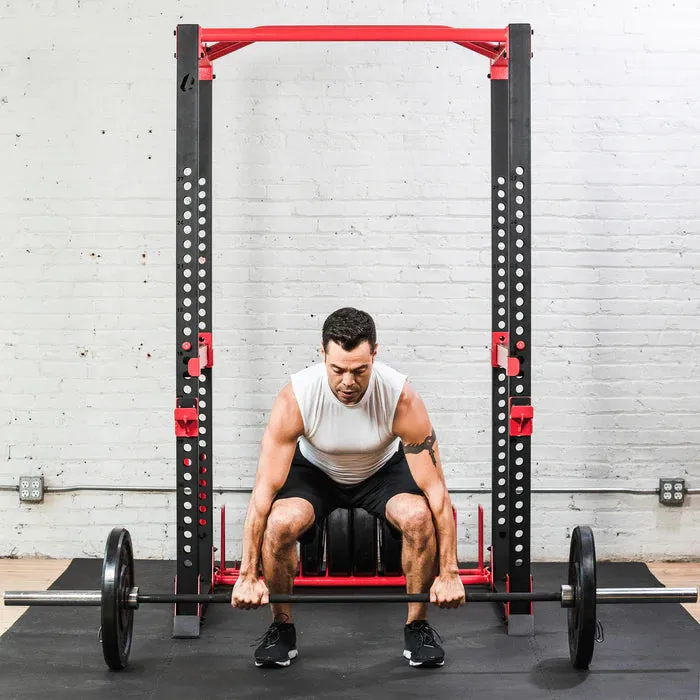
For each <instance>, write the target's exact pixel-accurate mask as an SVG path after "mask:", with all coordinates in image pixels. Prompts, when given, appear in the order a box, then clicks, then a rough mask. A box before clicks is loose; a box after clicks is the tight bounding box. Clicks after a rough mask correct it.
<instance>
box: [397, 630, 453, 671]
mask: <svg viewBox="0 0 700 700" xmlns="http://www.w3.org/2000/svg"><path fill="white" fill-rule="evenodd" d="M403 634H404V639H405V640H406V645H405V646H406V648H405V649H404V650H403V655H404V656H405V657H406V658H407V659H408V663H409V664H411V666H422V667H423V668H434V667H436V666H442V665H443V664H444V663H445V650H444V649H443V648H442V647H441V646H440V645H439V644H438V642H437V640H436V639H435V637H437V638H438V639H440V635H439V634H438V633H437V631H436V630H434V629H433V628H432V627H431V626H430V625H429V624H428V621H427V620H414V621H413V622H411V623H410V624H408V625H406V626H405V627H404V628H403ZM440 641H442V639H440Z"/></svg>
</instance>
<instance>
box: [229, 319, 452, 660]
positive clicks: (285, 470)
mask: <svg viewBox="0 0 700 700" xmlns="http://www.w3.org/2000/svg"><path fill="white" fill-rule="evenodd" d="M377 348H378V346H377V336H376V329H375V325H374V321H373V320H372V318H371V316H369V314H367V313H365V312H363V311H359V310H357V309H353V308H343V309H339V310H338V311H335V312H334V313H332V314H331V315H330V316H329V317H328V318H327V319H326V321H325V323H324V324H323V332H322V348H321V355H322V357H323V363H318V364H315V365H312V366H311V367H309V368H307V369H304V370H302V371H301V372H298V373H296V374H294V375H292V377H291V382H290V383H289V384H287V385H286V386H285V387H284V388H283V389H282V390H281V391H280V393H279V394H278V396H277V398H276V400H275V402H274V405H273V407H272V412H271V414H270V419H269V421H268V424H267V427H266V428H265V432H264V435H263V439H262V445H261V450H260V458H259V462H258V470H257V474H256V478H255V486H254V488H253V492H252V495H251V498H250V502H249V504H248V512H247V516H246V521H245V526H244V529H243V554H242V560H241V567H240V574H239V577H238V580H237V581H236V584H235V586H234V588H233V591H232V594H231V605H232V606H233V607H237V608H245V609H254V608H258V607H260V606H261V605H267V604H268V602H269V594H270V593H273V594H289V593H291V592H292V587H293V584H294V576H295V574H296V570H297V553H296V543H297V540H298V539H299V538H301V537H302V536H303V535H304V533H305V532H307V531H309V530H310V528H312V527H313V526H314V523H315V522H316V521H317V520H321V519H322V518H324V517H326V516H327V515H328V514H329V513H330V512H331V511H333V510H334V509H336V508H339V507H342V508H364V509H365V510H366V511H368V512H369V513H371V514H372V515H375V516H376V517H378V518H381V519H386V520H387V521H388V522H389V523H390V524H391V525H392V526H393V527H394V528H396V529H397V530H399V531H400V532H401V536H402V542H403V545H402V568H403V572H404V575H405V577H406V590H407V592H408V593H424V592H428V591H430V601H431V602H432V603H435V604H437V605H439V606H440V607H442V608H455V607H459V606H460V605H462V604H463V603H464V602H465V594H464V585H463V584H462V581H461V579H460V577H459V570H458V565H457V537H456V531H455V523H454V519H453V513H452V503H451V501H450V496H449V494H448V492H447V487H446V485H445V479H444V474H443V471H442V465H441V463H440V454H439V450H438V444H437V438H436V436H435V431H434V430H433V427H432V425H431V422H430V418H429V417H428V412H427V410H426V408H425V405H424V403H423V401H422V400H421V398H420V396H419V395H418V394H417V393H416V391H415V390H414V389H413V388H412V387H411V385H410V384H409V383H408V382H407V381H406V376H405V375H402V374H400V373H399V372H397V371H396V370H394V369H392V368H391V367H388V366H387V365H385V364H383V363H381V362H378V361H376V359H375V358H376V355H377ZM261 568H262V572H263V575H264V579H265V580H264V581H263V580H262V579H261V578H260V577H259V574H258V572H259V570H260V569H261ZM270 607H271V610H272V616H273V622H272V624H271V625H270V627H269V628H268V630H267V632H266V633H265V635H264V636H263V638H262V642H261V644H260V646H258V648H257V649H256V650H255V664H256V666H264V667H268V666H288V665H289V664H290V662H291V661H292V660H293V659H295V658H296V657H297V646H296V630H295V627H294V619H293V616H292V608H291V605H289V604H280V603H277V604H274V603H273V604H272V605H271V606H270ZM427 617H428V604H426V603H409V605H408V618H407V621H406V625H405V627H404V641H405V647H404V656H405V657H406V658H407V659H408V661H409V663H410V665H411V666H423V667H426V666H427V667H434V666H442V665H443V664H444V657H445V653H444V650H443V649H442V647H441V646H440V644H439V641H438V639H439V637H438V636H437V633H436V632H435V630H434V629H433V628H432V627H431V626H430V625H429V624H428V620H427Z"/></svg>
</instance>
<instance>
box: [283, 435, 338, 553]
mask: <svg viewBox="0 0 700 700" xmlns="http://www.w3.org/2000/svg"><path fill="white" fill-rule="evenodd" d="M287 498H302V499H304V500H305V501H308V502H309V503H310V504H311V507H312V508H313V509H314V517H315V523H319V522H320V521H321V520H322V519H323V518H325V517H327V516H328V514H329V513H330V512H331V511H332V510H335V508H337V507H338V505H339V494H338V489H337V487H336V485H335V483H334V482H333V480H332V479H331V478H330V477H329V476H327V475H326V474H324V472H322V471H321V470H320V469H319V468H318V467H316V466H314V465H313V464H311V462H309V461H308V460H307V459H306V458H305V457H304V456H303V455H302V454H301V452H300V450H299V448H298V447H297V450H296V452H295V454H294V458H293V459H292V464H291V466H290V468H289V474H288V476H287V480H286V481H285V483H284V486H282V488H281V489H280V490H279V491H278V492H277V495H276V496H275V502H277V501H281V500H283V499H287ZM313 531H314V527H309V529H308V530H307V531H306V533H308V534H309V536H310V537H312V536H313ZM306 533H305V534H306ZM303 538H304V537H303V535H302V537H301V538H300V540H303Z"/></svg>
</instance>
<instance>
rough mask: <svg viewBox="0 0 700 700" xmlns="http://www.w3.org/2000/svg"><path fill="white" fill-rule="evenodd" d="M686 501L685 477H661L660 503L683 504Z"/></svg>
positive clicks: (669, 504) (666, 504)
mask: <svg viewBox="0 0 700 700" xmlns="http://www.w3.org/2000/svg"><path fill="white" fill-rule="evenodd" d="M684 502H685V479H659V503H661V504H662V505H665V506H682V505H683V503H684Z"/></svg>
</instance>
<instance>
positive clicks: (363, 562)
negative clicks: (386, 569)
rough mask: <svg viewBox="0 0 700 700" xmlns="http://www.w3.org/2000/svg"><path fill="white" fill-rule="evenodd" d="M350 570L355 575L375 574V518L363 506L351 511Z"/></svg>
mask: <svg viewBox="0 0 700 700" xmlns="http://www.w3.org/2000/svg"><path fill="white" fill-rule="evenodd" d="M352 570H353V573H354V575H355V576H376V575H377V519H376V518H375V517H374V516H373V515H370V514H369V513H368V512H367V511H366V510H365V509H364V508H355V509H354V510H353V511H352Z"/></svg>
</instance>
